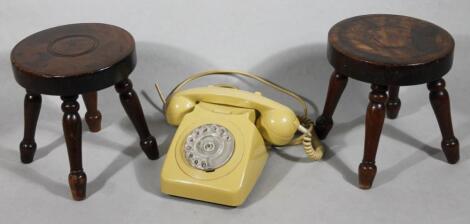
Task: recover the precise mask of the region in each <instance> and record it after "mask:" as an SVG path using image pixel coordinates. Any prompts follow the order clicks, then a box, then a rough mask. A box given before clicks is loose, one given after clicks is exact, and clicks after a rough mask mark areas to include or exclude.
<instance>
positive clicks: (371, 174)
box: [358, 162, 377, 190]
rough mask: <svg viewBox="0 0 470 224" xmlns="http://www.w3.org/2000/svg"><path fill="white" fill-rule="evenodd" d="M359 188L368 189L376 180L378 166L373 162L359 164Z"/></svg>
mask: <svg viewBox="0 0 470 224" xmlns="http://www.w3.org/2000/svg"><path fill="white" fill-rule="evenodd" d="M358 173H359V188H361V189H364V190H367V189H370V188H371V187H372V183H373V182H374V178H375V174H376V173H377V167H376V166H375V164H372V163H364V162H362V163H361V164H360V165H359V172H358Z"/></svg>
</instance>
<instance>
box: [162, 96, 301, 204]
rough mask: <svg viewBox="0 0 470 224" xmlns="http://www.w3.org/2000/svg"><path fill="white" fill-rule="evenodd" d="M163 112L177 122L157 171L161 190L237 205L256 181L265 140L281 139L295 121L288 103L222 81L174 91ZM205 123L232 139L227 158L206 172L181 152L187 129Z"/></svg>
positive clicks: (282, 141) (290, 131) (290, 134)
mask: <svg viewBox="0 0 470 224" xmlns="http://www.w3.org/2000/svg"><path fill="white" fill-rule="evenodd" d="M257 115H258V116H259V117H257ZM166 117H167V121H168V122H169V123H170V124H173V125H179V127H178V130H177V131H176V133H175V136H174V138H173V141H172V143H171V145H170V148H169V150H168V153H167V155H166V159H165V162H164V164H163V168H162V171H161V176H160V185H161V191H162V192H163V193H166V194H169V195H174V196H180V197H185V198H191V199H196V200H201V201H207V202H212V203H217V204H223V205H228V206H238V205H241V204H242V203H243V202H244V201H245V199H246V198H247V197H248V195H249V193H250V192H251V190H252V189H253V187H254V185H255V184H256V181H257V179H258V177H259V176H260V174H261V172H262V170H263V168H264V166H265V164H266V161H267V158H268V153H267V149H266V146H265V143H264V140H267V141H269V142H271V143H273V144H278V145H282V144H286V143H288V142H289V141H290V140H291V139H292V137H293V135H294V133H295V131H296V129H297V126H298V120H297V118H296V116H295V114H294V113H293V112H292V111H291V110H290V109H289V108H287V107H285V106H283V105H281V104H279V103H277V102H275V101H272V100H269V99H267V98H264V97H262V96H261V95H260V94H255V93H250V92H246V91H241V90H237V89H229V88H223V87H204V88H196V89H190V90H186V91H181V92H178V93H177V94H175V95H174V96H173V97H172V99H171V101H170V102H169V104H168V105H167V108H166ZM206 124H216V125H220V126H223V127H225V128H226V129H227V130H229V131H230V132H231V133H232V135H233V136H234V139H235V148H234V150H233V154H232V155H231V157H230V159H229V160H228V161H227V162H226V163H225V164H224V165H223V166H221V167H219V168H217V169H215V170H213V171H211V172H207V171H204V170H200V169H195V168H194V167H193V166H191V164H189V162H188V161H187V160H186V158H185V152H184V144H185V141H186V137H187V136H188V135H189V133H191V132H192V130H193V129H195V128H197V127H200V126H201V125H206Z"/></svg>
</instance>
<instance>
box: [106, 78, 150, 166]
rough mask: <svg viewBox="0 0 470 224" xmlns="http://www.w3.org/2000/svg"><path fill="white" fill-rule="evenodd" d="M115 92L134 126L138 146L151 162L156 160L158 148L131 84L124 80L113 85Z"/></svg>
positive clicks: (129, 81)
mask: <svg viewBox="0 0 470 224" xmlns="http://www.w3.org/2000/svg"><path fill="white" fill-rule="evenodd" d="M115 88H116V91H117V92H118V93H119V98H120V99H121V103H122V106H123V107H124V110H125V111H126V113H127V115H128V116H129V118H130V119H131V121H132V124H134V127H135V129H136V130H137V133H138V134H139V137H140V146H141V147H142V150H143V151H144V152H145V154H146V155H147V157H148V158H149V159H151V160H154V159H158V156H159V155H158V147H157V140H156V139H155V137H153V136H152V135H151V134H150V131H149V129H148V127H147V123H146V121H145V117H144V113H143V112H142V106H141V105H140V102H139V98H138V97H137V94H136V93H135V91H134V90H133V89H132V82H131V80H129V79H126V80H124V81H122V82H119V83H117V84H116V85H115Z"/></svg>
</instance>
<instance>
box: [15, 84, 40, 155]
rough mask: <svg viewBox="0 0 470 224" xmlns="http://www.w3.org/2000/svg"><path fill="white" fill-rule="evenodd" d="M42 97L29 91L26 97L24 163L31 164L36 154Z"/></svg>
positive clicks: (23, 142) (21, 146)
mask: <svg viewBox="0 0 470 224" xmlns="http://www.w3.org/2000/svg"><path fill="white" fill-rule="evenodd" d="M41 101H42V99H41V95H39V94H35V93H32V92H29V91H27V93H26V96H25V97H24V137H23V140H21V143H20V159H21V162H23V163H31V162H32V161H33V159H34V153H35V152H36V142H35V140H34V135H35V133H36V125H37V123H38V118H39V112H40V111H41Z"/></svg>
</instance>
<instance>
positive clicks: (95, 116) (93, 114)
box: [82, 91, 101, 132]
mask: <svg viewBox="0 0 470 224" xmlns="http://www.w3.org/2000/svg"><path fill="white" fill-rule="evenodd" d="M82 97H83V102H85V107H86V110H87V111H86V114H85V121H86V123H87V125H88V129H90V131H91V132H98V131H100V130H101V113H100V111H99V110H98V96H97V94H96V91H94V92H88V93H84V94H82Z"/></svg>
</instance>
